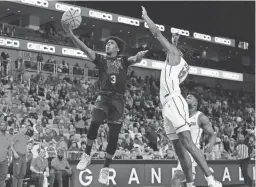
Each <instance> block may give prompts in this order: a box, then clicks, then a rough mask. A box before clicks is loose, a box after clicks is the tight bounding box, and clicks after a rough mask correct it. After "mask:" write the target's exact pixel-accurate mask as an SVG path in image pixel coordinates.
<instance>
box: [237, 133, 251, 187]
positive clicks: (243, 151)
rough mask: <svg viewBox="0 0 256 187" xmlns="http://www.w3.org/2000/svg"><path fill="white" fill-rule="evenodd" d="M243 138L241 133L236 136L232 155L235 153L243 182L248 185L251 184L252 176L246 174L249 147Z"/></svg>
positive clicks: (248, 161)
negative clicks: (236, 139)
mask: <svg viewBox="0 0 256 187" xmlns="http://www.w3.org/2000/svg"><path fill="white" fill-rule="evenodd" d="M244 140H245V138H244V135H243V134H239V136H238V144H237V146H236V149H235V153H234V155H237V159H238V161H239V164H240V168H241V170H242V175H243V177H244V183H245V184H246V185H248V186H249V187H251V186H252V178H251V177H250V176H249V174H248V166H249V163H250V154H249V147H248V145H246V144H245V141H244Z"/></svg>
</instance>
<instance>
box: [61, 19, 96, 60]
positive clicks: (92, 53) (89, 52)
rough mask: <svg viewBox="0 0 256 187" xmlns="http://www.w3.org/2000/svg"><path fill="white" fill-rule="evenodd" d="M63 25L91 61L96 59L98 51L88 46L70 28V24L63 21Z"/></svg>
mask: <svg viewBox="0 0 256 187" xmlns="http://www.w3.org/2000/svg"><path fill="white" fill-rule="evenodd" d="M61 24H62V27H63V29H64V31H65V32H66V33H67V35H68V36H69V37H70V38H71V40H72V41H73V42H74V44H75V45H76V47H77V48H79V49H80V50H81V51H83V52H84V53H85V54H86V55H87V56H88V57H89V58H90V60H91V61H94V60H95V58H96V53H95V51H93V50H92V49H90V48H89V47H87V46H86V45H85V44H84V43H83V42H82V41H81V40H79V38H77V37H76V36H75V35H74V33H73V32H72V30H71V29H70V28H69V26H68V24H66V23H64V22H63V21H61Z"/></svg>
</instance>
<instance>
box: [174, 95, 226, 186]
mask: <svg viewBox="0 0 256 187" xmlns="http://www.w3.org/2000/svg"><path fill="white" fill-rule="evenodd" d="M172 99H173V102H172V106H170V107H171V108H172V109H173V110H176V112H175V113H174V115H173V117H174V119H173V126H174V128H175V130H176V133H177V135H178V137H179V140H180V142H181V143H182V145H183V146H184V147H185V149H186V150H187V151H188V152H189V153H190V154H191V156H192V157H193V159H194V160H195V161H196V162H197V164H198V165H199V167H200V168H201V169H202V170H203V172H204V175H205V176H206V180H207V182H208V185H209V186H211V185H212V187H213V186H214V187H221V186H222V185H221V183H219V182H218V181H216V180H215V179H214V177H213V176H212V173H211V171H210V169H209V167H208V165H207V162H206V160H205V158H204V155H203V153H202V151H201V150H200V149H199V148H198V147H197V146H196V145H195V144H194V142H193V139H192V137H191V132H190V127H189V123H188V116H189V113H188V106H187V102H186V101H185V99H184V98H182V97H180V96H179V97H173V98H172ZM173 112H174V111H173ZM183 171H184V170H183Z"/></svg>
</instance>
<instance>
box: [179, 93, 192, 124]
mask: <svg viewBox="0 0 256 187" xmlns="http://www.w3.org/2000/svg"><path fill="white" fill-rule="evenodd" d="M179 99H180V102H181V103H182V108H183V111H184V112H185V107H184V103H183V101H182V99H181V98H180V96H179ZM186 119H187V114H186V112H185V122H186V123H187V124H188V125H189V126H190V123H188V122H187V121H186Z"/></svg>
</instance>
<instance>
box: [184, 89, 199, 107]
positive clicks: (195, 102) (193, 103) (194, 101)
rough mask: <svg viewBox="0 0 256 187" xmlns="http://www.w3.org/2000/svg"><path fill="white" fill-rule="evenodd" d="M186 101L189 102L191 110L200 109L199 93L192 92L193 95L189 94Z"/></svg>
mask: <svg viewBox="0 0 256 187" xmlns="http://www.w3.org/2000/svg"><path fill="white" fill-rule="evenodd" d="M186 100H187V103H188V107H189V108H195V109H199V108H200V105H201V97H200V96H199V95H198V94H197V93H195V92H192V93H190V94H188V96H187V98H186Z"/></svg>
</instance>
